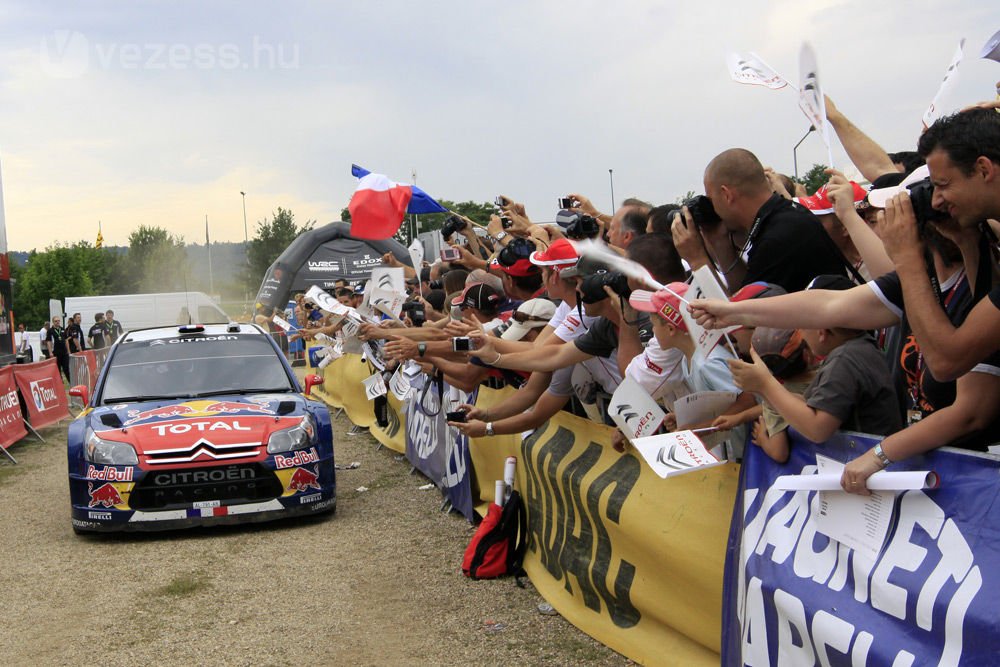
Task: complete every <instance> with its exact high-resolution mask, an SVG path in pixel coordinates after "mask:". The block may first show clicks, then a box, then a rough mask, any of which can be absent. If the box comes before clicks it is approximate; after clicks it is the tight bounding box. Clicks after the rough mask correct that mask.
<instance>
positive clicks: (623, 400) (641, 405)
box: [608, 378, 667, 441]
mask: <svg viewBox="0 0 1000 667" xmlns="http://www.w3.org/2000/svg"><path fill="white" fill-rule="evenodd" d="M608 414H609V415H611V419H612V420H613V421H614V422H615V424H617V425H618V428H619V429H620V430H621V432H622V433H623V434H624V435H625V437H626V438H628V439H629V440H630V441H632V440H635V439H636V438H641V437H644V436H647V435H650V434H651V433H653V432H654V431H656V429H658V428H659V427H660V424H662V423H663V419H664V418H665V417H666V416H667V414H666V413H665V412H664V411H663V409H662V408H661V407H660V406H659V404H658V403H657V402H656V401H654V400H653V399H652V397H651V396H650V395H649V394H647V393H646V390H645V389H643V388H642V385H640V384H639V383H638V382H636V381H635V380H633V379H632V378H625V380H624V381H623V382H622V383H621V384H620V385H618V389H616V390H615V393H614V395H613V396H612V397H611V402H610V403H609V404H608Z"/></svg>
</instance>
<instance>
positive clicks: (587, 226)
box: [556, 209, 601, 241]
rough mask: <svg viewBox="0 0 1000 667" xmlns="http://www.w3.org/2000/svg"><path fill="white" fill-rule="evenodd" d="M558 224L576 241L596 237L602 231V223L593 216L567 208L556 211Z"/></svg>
mask: <svg viewBox="0 0 1000 667" xmlns="http://www.w3.org/2000/svg"><path fill="white" fill-rule="evenodd" d="M556 224H557V225H559V226H560V227H562V230H563V233H564V234H566V236H567V237H569V238H571V239H573V240H574V241H579V240H582V239H592V238H596V237H597V234H598V233H599V232H600V231H601V227H600V225H599V224H598V222H597V220H596V219H595V218H593V217H592V216H589V215H584V214H580V213H576V212H574V211H570V210H565V209H564V210H561V211H559V212H558V213H556Z"/></svg>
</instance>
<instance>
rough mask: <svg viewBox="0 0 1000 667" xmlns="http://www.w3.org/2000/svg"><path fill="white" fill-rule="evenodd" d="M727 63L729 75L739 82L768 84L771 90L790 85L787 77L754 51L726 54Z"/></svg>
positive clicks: (758, 84)
mask: <svg viewBox="0 0 1000 667" xmlns="http://www.w3.org/2000/svg"><path fill="white" fill-rule="evenodd" d="M726 65H728V66H729V75H730V76H731V77H733V81H735V82H737V83H746V84H749V85H752V86H766V87H767V88H770V89H771V90H779V89H781V88H784V87H785V86H787V85H789V84H788V81H787V80H786V79H785V77H783V76H781V75H780V74H778V73H777V72H775V71H774V69H772V68H771V66H770V65H768V64H767V63H765V62H764V60H763V59H762V58H761V57H760V56H758V55H757V54H756V53H754V52H753V51H751V52H750V55H748V56H742V55H740V54H738V53H730V54H729V55H728V56H726ZM793 87H794V86H793Z"/></svg>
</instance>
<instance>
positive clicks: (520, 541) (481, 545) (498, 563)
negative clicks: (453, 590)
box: [462, 491, 528, 579]
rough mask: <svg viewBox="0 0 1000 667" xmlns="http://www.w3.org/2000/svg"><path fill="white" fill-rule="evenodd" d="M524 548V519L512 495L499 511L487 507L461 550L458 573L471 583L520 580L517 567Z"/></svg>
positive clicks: (521, 571)
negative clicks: (469, 579) (496, 579)
mask: <svg viewBox="0 0 1000 667" xmlns="http://www.w3.org/2000/svg"><path fill="white" fill-rule="evenodd" d="M527 547H528V516H527V512H525V509H524V503H523V502H522V501H521V494H519V493H518V492H517V491H512V492H511V494H510V498H509V499H508V500H507V502H506V504H504V506H503V507H500V506H499V505H497V504H496V503H490V507H489V509H488V510H487V512H486V516H485V517H484V518H483V520H482V522H481V523H480V524H479V528H477V529H476V534H475V535H473V536H472V540H471V541H470V542H469V546H467V547H466V548H465V558H463V559H462V573H463V574H465V576H467V577H472V578H473V579H495V578H496V577H503V576H505V575H514V576H515V577H522V576H524V574H525V573H524V569H523V568H522V567H521V565H522V563H523V562H524V552H525V550H526V549H527Z"/></svg>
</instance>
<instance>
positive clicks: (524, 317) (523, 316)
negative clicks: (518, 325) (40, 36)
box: [511, 310, 551, 322]
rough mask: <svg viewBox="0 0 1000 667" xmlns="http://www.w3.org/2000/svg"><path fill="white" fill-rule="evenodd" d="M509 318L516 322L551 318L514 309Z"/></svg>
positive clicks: (541, 320)
mask: <svg viewBox="0 0 1000 667" xmlns="http://www.w3.org/2000/svg"><path fill="white" fill-rule="evenodd" d="M511 319H513V320H515V321H517V322H548V321H549V320H550V319H551V318H549V317H539V316H538V315H528V314H527V313H522V312H520V311H516V310H515V311H514V314H513V315H511Z"/></svg>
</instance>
